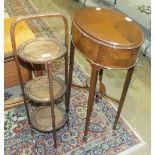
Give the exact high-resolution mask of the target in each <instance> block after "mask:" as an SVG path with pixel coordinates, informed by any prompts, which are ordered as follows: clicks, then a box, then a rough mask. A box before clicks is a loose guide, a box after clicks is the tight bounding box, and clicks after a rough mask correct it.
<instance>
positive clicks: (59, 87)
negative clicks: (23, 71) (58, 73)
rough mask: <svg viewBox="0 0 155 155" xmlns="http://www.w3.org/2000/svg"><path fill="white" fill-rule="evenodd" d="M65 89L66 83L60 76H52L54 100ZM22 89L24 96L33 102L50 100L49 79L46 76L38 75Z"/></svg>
mask: <svg viewBox="0 0 155 155" xmlns="http://www.w3.org/2000/svg"><path fill="white" fill-rule="evenodd" d="M66 89H67V87H66V84H65V82H64V81H63V80H62V79H61V78H58V77H53V96H54V100H57V99H59V98H60V97H62V95H64V93H65V92H66ZM24 91H25V94H26V96H27V97H28V98H30V99H31V100H33V101H35V102H39V103H48V102H50V94H49V80H48V77H47V76H39V77H36V78H34V79H32V80H31V81H29V82H27V83H26V85H25V89H24Z"/></svg>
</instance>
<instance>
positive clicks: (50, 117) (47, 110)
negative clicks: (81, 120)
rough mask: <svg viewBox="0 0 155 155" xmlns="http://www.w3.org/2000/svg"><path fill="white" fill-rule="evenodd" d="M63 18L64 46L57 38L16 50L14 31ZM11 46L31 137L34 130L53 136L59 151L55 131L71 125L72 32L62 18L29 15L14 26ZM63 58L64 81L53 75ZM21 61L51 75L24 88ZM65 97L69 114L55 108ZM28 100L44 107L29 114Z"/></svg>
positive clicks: (57, 107)
mask: <svg viewBox="0 0 155 155" xmlns="http://www.w3.org/2000/svg"><path fill="white" fill-rule="evenodd" d="M45 17H46V18H47V17H52V18H54V17H55V18H60V19H62V20H63V22H64V30H65V43H63V42H62V41H60V40H58V39H57V38H36V39H31V40H28V41H25V42H24V43H22V44H21V45H20V46H19V48H18V49H17V48H16V40H15V28H16V25H17V24H18V23H20V22H22V21H25V20H34V19H41V18H45ZM10 32H11V42H12V49H13V52H14V55H15V61H16V67H17V71H18V77H19V81H20V86H21V90H22V94H23V98H24V105H25V109H26V113H27V117H28V121H29V125H30V127H31V131H32V136H33V130H32V128H35V129H36V130H38V131H41V132H53V140H54V147H55V148H56V147H57V143H56V130H59V129H60V128H61V127H63V126H64V125H65V123H66V122H68V115H67V114H68V111H69V107H68V104H67V103H68V102H67V98H66V92H67V85H68V40H69V30H68V22H67V19H66V17H65V16H64V15H63V14H60V13H56V14H54V13H53V14H52V13H51V14H43V15H30V16H25V17H20V18H18V19H17V20H15V21H14V22H13V24H12V26H11V30H10ZM60 58H64V59H65V76H64V79H65V80H62V79H61V78H59V77H56V76H55V75H54V72H53V62H55V61H56V60H58V59H60ZM20 60H22V61H24V62H27V63H29V64H31V65H33V64H35V65H46V66H47V71H48V73H47V74H45V75H42V76H37V77H34V78H33V79H31V80H30V81H29V82H27V83H26V84H25V85H24V81H23V77H22V74H21V69H20V62H19V61H20ZM64 94H65V105H66V112H65V111H64V110H63V109H62V108H61V107H59V106H58V105H56V101H57V100H58V99H59V98H61V97H62V96H63V95H64ZM27 99H29V100H31V101H33V102H34V103H37V104H38V105H40V103H42V106H39V107H38V108H36V110H34V111H33V112H32V114H31V115H30V114H29V109H28V106H27V104H28V103H27Z"/></svg>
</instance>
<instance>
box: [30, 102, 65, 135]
mask: <svg viewBox="0 0 155 155" xmlns="http://www.w3.org/2000/svg"><path fill="white" fill-rule="evenodd" d="M54 113H55V128H56V130H59V129H60V128H61V127H63V126H64V125H65V123H66V121H67V115H66V112H65V111H64V110H63V109H62V108H61V107H59V106H57V105H54ZM31 123H32V126H33V127H34V128H35V129H37V130H38V131H41V132H52V131H53V126H52V117H51V107H50V106H42V107H39V108H37V109H36V110H35V111H34V112H33V113H32V115H31Z"/></svg>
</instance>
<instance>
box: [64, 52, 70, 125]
mask: <svg viewBox="0 0 155 155" xmlns="http://www.w3.org/2000/svg"><path fill="white" fill-rule="evenodd" d="M65 83H66V86H68V52H67V53H66V54H65ZM67 92H68V87H67V91H66V93H65V106H66V113H67V126H68V128H69V104H68V103H69V102H68V99H67V97H68V94H67Z"/></svg>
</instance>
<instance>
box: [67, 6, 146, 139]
mask: <svg viewBox="0 0 155 155" xmlns="http://www.w3.org/2000/svg"><path fill="white" fill-rule="evenodd" d="M71 33H72V41H71V46H70V69H69V84H68V97H70V94H71V93H70V91H71V83H72V72H73V63H74V52H75V48H76V49H77V50H78V51H79V52H80V53H81V54H82V55H83V56H84V57H85V58H86V59H87V60H88V61H89V62H90V64H91V68H92V71H91V77H90V79H91V80H90V88H89V96H88V106H87V114H86V123H85V130H84V140H86V138H87V134H88V129H89V124H90V117H91V113H92V110H93V104H94V95H95V87H96V81H97V74H98V73H99V81H100V88H99V89H100V91H101V93H102V94H105V93H104V91H105V87H104V86H103V85H102V84H101V81H102V75H103V69H128V72H127V75H126V80H125V82H124V87H123V91H122V94H121V98H120V100H119V101H118V102H119V106H118V111H117V115H116V119H115V122H114V126H113V129H116V125H117V122H118V120H119V117H120V113H121V110H122V107H123V104H124V100H125V97H126V94H127V90H128V87H129V83H130V80H131V77H132V73H133V70H134V66H135V65H136V63H137V60H138V52H139V48H140V46H141V45H142V43H143V42H144V34H143V31H142V30H141V28H140V27H139V26H138V24H136V23H135V22H134V21H133V20H132V19H131V18H129V17H127V16H126V15H124V14H122V13H120V12H117V11H114V10H111V9H108V8H99V7H97V8H95V7H87V8H82V9H80V10H78V11H77V12H76V13H75V14H74V15H73V17H72V29H71ZM112 99H113V98H112Z"/></svg>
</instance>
